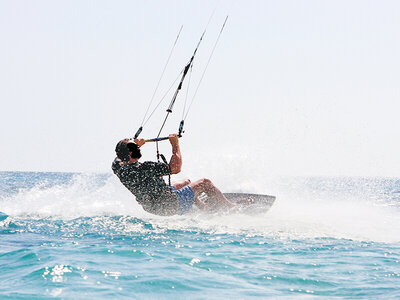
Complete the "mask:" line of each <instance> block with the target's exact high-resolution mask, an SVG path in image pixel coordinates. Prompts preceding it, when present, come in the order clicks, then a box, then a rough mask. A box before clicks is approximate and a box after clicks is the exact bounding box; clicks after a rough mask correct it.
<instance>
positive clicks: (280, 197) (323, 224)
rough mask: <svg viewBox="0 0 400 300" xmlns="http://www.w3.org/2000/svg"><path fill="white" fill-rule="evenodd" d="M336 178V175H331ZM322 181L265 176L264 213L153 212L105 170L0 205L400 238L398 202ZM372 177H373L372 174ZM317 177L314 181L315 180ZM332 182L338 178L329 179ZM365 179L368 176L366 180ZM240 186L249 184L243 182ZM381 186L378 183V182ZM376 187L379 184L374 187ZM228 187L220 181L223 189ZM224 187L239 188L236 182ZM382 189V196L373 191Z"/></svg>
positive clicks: (191, 225)
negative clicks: (269, 202) (102, 175)
mask: <svg viewBox="0 0 400 300" xmlns="http://www.w3.org/2000/svg"><path fill="white" fill-rule="evenodd" d="M335 180H336V181H335ZM335 180H334V179H326V180H322V181H318V180H314V181H312V180H311V181H312V184H310V180H308V181H307V180H305V179H296V178H291V179H290V178H279V179H275V180H264V181H263V183H262V182H261V179H260V178H259V179H258V181H259V182H257V180H256V181H255V182H254V181H253V182H252V184H253V185H258V190H257V192H259V191H263V190H264V189H265V188H263V187H268V186H269V187H271V190H273V194H275V195H276V196H277V200H276V202H275V204H274V206H273V207H272V208H271V210H270V211H268V212H267V213H262V214H256V215H246V214H242V213H233V214H215V215H211V216H210V215H205V214H201V213H198V212H194V213H191V214H189V215H185V216H174V217H158V216H152V215H150V214H148V213H146V212H144V211H143V209H142V208H141V207H140V205H138V204H137V203H136V202H135V201H134V197H133V196H132V195H131V193H130V192H129V191H127V190H126V189H125V188H124V187H123V186H122V185H121V183H120V182H119V181H118V179H117V178H116V177H114V176H109V177H108V178H107V179H106V180H105V181H104V182H103V183H102V184H99V177H98V175H94V174H92V175H90V174H81V175H75V176H74V178H73V179H72V180H71V182H69V183H66V184H63V185H55V186H52V187H43V186H41V185H38V186H36V187H34V188H32V189H29V190H22V191H20V192H19V193H18V194H16V195H13V196H10V197H8V198H5V199H2V200H1V203H0V204H1V210H2V211H3V212H4V213H6V214H8V215H11V216H18V217H39V218H40V217H51V218H61V219H72V218H77V217H93V216H103V215H106V216H110V215H111V216H113V215H128V216H134V217H138V218H141V219H144V220H146V221H149V222H151V223H152V224H153V225H154V226H156V227H158V228H160V229H180V230H199V231H202V232H213V233H221V234H223V233H232V234H247V235H263V236H268V237H274V238H290V239H304V238H319V237H332V238H343V239H355V240H366V241H377V242H399V241H400V237H399V235H398V232H399V230H400V214H399V209H398V207H395V206H393V205H383V204H384V203H386V202H385V201H383V200H382V199H383V198H384V197H383V193H382V192H381V191H380V190H376V191H375V193H372V192H373V191H374V190H373V189H372V190H367V191H366V192H365V193H364V194H363V192H361V191H360V190H359V188H357V185H356V186H355V183H354V181H351V182H346V179H335ZM371 180H372V179H371ZM315 181H316V183H315ZM332 182H336V183H332ZM368 182H369V181H368ZM242 186H245V187H246V186H248V185H247V184H243V185H242ZM378 186H379V185H378ZM376 188H378V187H376ZM227 189H228V187H224V190H227ZM228 191H243V192H251V191H249V190H240V189H238V188H237V187H236V188H234V189H231V190H228ZM379 193H381V194H382V197H381V198H382V199H381V198H380V197H379V196H377V195H379Z"/></svg>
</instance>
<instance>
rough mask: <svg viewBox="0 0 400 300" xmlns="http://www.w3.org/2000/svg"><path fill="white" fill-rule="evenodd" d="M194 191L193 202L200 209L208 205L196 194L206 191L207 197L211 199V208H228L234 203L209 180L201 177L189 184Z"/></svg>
mask: <svg viewBox="0 0 400 300" xmlns="http://www.w3.org/2000/svg"><path fill="white" fill-rule="evenodd" d="M189 185H190V186H191V187H192V189H193V191H194V198H195V202H194V203H195V204H196V205H197V206H198V207H199V208H200V209H207V208H208V207H207V206H208V205H207V204H205V203H204V202H202V201H201V200H199V199H198V196H199V195H200V194H201V193H206V194H207V196H208V197H209V198H211V200H212V201H213V204H212V205H211V208H214V209H221V208H230V207H233V206H234V205H233V204H232V203H231V202H230V201H229V200H228V199H226V198H225V196H224V195H223V194H222V193H221V191H220V190H219V189H218V188H217V187H216V186H215V185H214V184H213V183H212V182H211V180H209V179H206V178H203V179H200V180H197V181H195V182H192V183H190V184H189Z"/></svg>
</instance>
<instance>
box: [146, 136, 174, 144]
mask: <svg viewBox="0 0 400 300" xmlns="http://www.w3.org/2000/svg"><path fill="white" fill-rule="evenodd" d="M168 139H169V137H168V136H164V137H158V138H154V139H149V140H144V141H145V142H146V143H149V142H160V141H165V140H168Z"/></svg>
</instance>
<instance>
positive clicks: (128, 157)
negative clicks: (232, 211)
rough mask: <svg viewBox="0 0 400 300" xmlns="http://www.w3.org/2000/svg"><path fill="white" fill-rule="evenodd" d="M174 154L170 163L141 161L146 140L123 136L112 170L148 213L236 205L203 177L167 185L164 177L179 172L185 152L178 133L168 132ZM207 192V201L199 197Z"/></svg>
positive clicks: (215, 208)
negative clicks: (141, 148) (183, 152)
mask: <svg viewBox="0 0 400 300" xmlns="http://www.w3.org/2000/svg"><path fill="white" fill-rule="evenodd" d="M168 139H169V142H170V143H171V146H172V156H171V159H170V161H169V163H164V162H152V161H145V162H143V163H141V162H139V159H140V158H141V156H142V154H141V151H140V147H141V146H143V145H144V144H145V140H144V139H135V140H133V141H132V140H131V139H124V140H121V141H119V142H118V144H117V146H116V148H115V152H116V154H117V157H116V158H115V160H114V162H113V164H112V170H113V172H114V174H115V175H117V176H118V178H119V179H120V181H121V182H122V184H123V185H124V186H125V187H126V188H127V189H128V190H129V191H130V192H131V193H132V194H134V195H135V197H136V200H137V202H138V203H139V204H140V205H142V207H143V209H144V210H145V211H147V212H150V213H153V214H156V215H164V216H168V215H175V214H184V213H186V212H188V211H190V210H191V209H192V206H193V204H195V205H196V206H197V207H198V208H199V209H201V210H206V211H215V210H219V209H223V208H225V209H227V208H230V207H232V206H234V205H233V204H232V203H231V202H230V201H229V200H227V199H226V198H225V196H224V195H223V194H222V193H221V191H220V190H219V189H218V188H217V187H216V186H215V185H214V184H213V183H212V182H211V181H210V180H209V179H205V178H203V179H200V180H197V181H195V182H191V181H190V180H189V179H186V180H184V181H182V182H179V183H174V184H172V185H171V186H169V185H167V184H166V183H165V181H164V179H163V178H162V177H163V176H167V175H171V174H178V173H179V172H180V171H181V167H182V155H181V151H180V148H179V140H178V135H177V134H170V135H169V138H168ZM202 193H205V194H207V196H208V198H209V199H210V201H207V203H205V202H203V201H202V200H200V199H199V197H198V196H199V195H200V194H202Z"/></svg>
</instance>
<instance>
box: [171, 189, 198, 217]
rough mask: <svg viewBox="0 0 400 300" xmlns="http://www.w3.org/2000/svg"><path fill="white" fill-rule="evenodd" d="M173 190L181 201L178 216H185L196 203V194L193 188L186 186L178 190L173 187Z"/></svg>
mask: <svg viewBox="0 0 400 300" xmlns="http://www.w3.org/2000/svg"><path fill="white" fill-rule="evenodd" d="M171 189H172V191H173V192H174V193H175V194H176V196H177V197H178V200H179V210H178V214H180V215H183V214H184V213H187V212H188V211H189V210H190V209H191V208H192V206H193V202H194V192H193V189H192V187H191V186H189V185H185V186H184V187H183V188H180V189H179V190H177V189H175V187H173V186H172V187H171Z"/></svg>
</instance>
